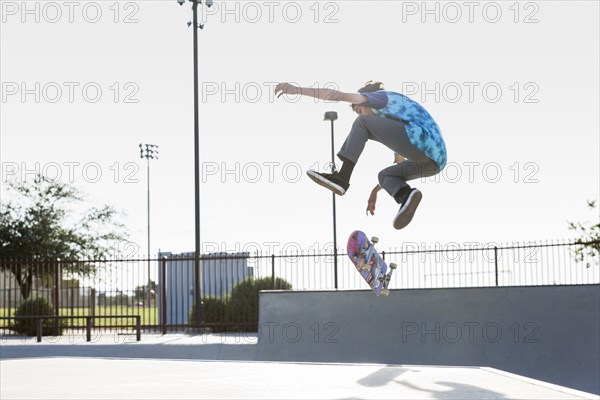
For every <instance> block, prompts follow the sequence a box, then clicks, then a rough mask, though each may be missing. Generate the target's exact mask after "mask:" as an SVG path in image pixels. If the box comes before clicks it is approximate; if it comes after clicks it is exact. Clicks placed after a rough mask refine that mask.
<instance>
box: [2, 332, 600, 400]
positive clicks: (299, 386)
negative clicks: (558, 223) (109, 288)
mask: <svg viewBox="0 0 600 400" xmlns="http://www.w3.org/2000/svg"><path fill="white" fill-rule="evenodd" d="M255 344H256V336H253V335H198V336H187V335H166V336H160V335H143V336H142V341H141V342H135V338H134V337H132V336H109V337H107V336H104V337H99V338H95V340H94V341H93V342H90V343H86V342H85V341H84V339H83V338H82V337H80V336H73V337H61V338H60V339H59V340H57V341H55V342H52V341H49V340H47V339H45V340H44V341H43V342H42V343H35V341H34V340H33V339H27V340H22V339H18V338H10V339H2V340H0V398H1V399H3V400H5V399H6V400H8V399H41V398H43V399H82V398H84V399H194V398H204V399H206V398H208V399H271V398H272V399H600V397H599V396H594V395H591V394H588V393H583V392H579V391H575V390H570V389H568V388H564V387H560V386H556V385H551V384H548V383H544V382H540V381H535V380H531V379H527V378H524V377H520V376H516V375H513V374H509V373H506V372H503V371H499V370H495V369H491V368H484V367H451V366H448V367H440V366H416V365H383V364H316V363H282V362H266V361H260V355H259V354H257V352H256V346H255Z"/></svg>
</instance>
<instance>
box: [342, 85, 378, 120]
mask: <svg viewBox="0 0 600 400" xmlns="http://www.w3.org/2000/svg"><path fill="white" fill-rule="evenodd" d="M383 89H384V87H383V83H381V82H374V81H369V82H367V83H365V86H363V87H361V88H360V89H358V93H371V92H376V91H378V90H383ZM350 107H352V111H354V112H355V113H357V114H359V115H373V110H371V108H369V107H366V106H363V105H361V104H350Z"/></svg>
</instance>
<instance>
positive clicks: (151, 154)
mask: <svg viewBox="0 0 600 400" xmlns="http://www.w3.org/2000/svg"><path fill="white" fill-rule="evenodd" d="M140 158H145V159H146V161H147V171H148V174H147V176H148V290H150V160H158V146H157V145H155V144H148V143H144V144H142V143H140Z"/></svg>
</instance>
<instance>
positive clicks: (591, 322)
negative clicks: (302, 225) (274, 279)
mask: <svg viewBox="0 0 600 400" xmlns="http://www.w3.org/2000/svg"><path fill="white" fill-rule="evenodd" d="M542 289H543V290H542ZM598 289H599V287H598V286H597V285H596V286H594V285H591V286H590V285H588V286H573V287H547V288H510V289H509V288H500V289H491V290H490V289H485V290H484V289H481V288H479V289H478V288H472V289H467V290H465V289H439V290H438V289H436V290H395V291H392V293H391V295H390V296H389V297H387V298H377V297H375V296H373V294H372V293H371V292H370V291H322V292H300V291H297V292H294V291H289V292H285V291H283V292H262V293H261V295H260V320H259V331H258V333H252V334H246V333H240V334H204V335H183V334H168V335H164V336H163V335H150V334H142V340H141V341H140V342H136V341H135V337H134V336H133V335H132V336H120V335H117V336H114V335H113V336H111V335H110V334H106V335H98V336H97V337H95V338H94V341H93V342H90V343H88V342H86V341H85V338H84V337H83V335H79V336H65V337H60V338H44V340H43V341H42V343H35V340H34V339H33V338H32V339H27V340H23V339H21V338H6V337H4V338H1V340H0V398H2V399H33V398H61V399H75V398H77V399H80V398H86V399H106V398H114V399H121V398H123V399H139V398H151V399H152V398H161V399H162V398H164V399H188V398H211V399H213V398H214V399H270V398H273V399H275V398H277V399H400V398H402V399H597V400H600V397H599V396H598V392H597V390H598V381H599V374H598V368H599V362H598V356H599V349H598V340H597V338H598V333H599V332H598V330H599V328H598V307H599V306H600V301H599V300H600V297H599V290H598ZM594 307H595V308H594ZM509 311H510V312H509ZM594 312H595V313H596V314H593V313H594ZM436 323H437V325H436ZM515 323H518V326H517V325H515ZM528 324H530V325H528ZM515 332H517V333H519V334H518V335H515ZM419 360H420V361H419ZM536 374H537V375H536ZM558 381H560V382H563V383H559V382H558Z"/></svg>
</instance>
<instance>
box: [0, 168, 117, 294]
mask: <svg viewBox="0 0 600 400" xmlns="http://www.w3.org/2000/svg"><path fill="white" fill-rule="evenodd" d="M8 189H9V193H11V194H14V195H15V196H16V198H17V199H18V201H17V202H12V201H8V202H6V203H5V204H1V208H0V271H8V272H10V273H12V274H13V275H14V277H15V280H16V282H17V284H18V285H19V288H20V291H21V296H22V297H23V299H27V298H28V297H29V296H30V294H31V289H32V287H33V282H34V278H43V280H44V281H48V282H53V280H54V269H53V268H51V267H48V264H45V262H53V263H56V260H57V259H60V260H61V262H60V266H61V267H62V271H63V273H67V274H72V275H79V276H86V275H90V274H93V272H94V271H95V270H96V263H94V262H74V260H82V259H86V258H91V259H92V260H100V259H105V258H106V257H107V256H108V255H109V253H110V252H111V248H112V247H113V246H115V244H117V243H118V242H120V241H123V240H125V238H126V236H127V233H126V231H125V228H124V225H122V224H120V223H119V222H117V220H116V217H118V215H119V214H118V213H117V211H116V210H115V209H114V208H113V207H110V206H108V205H104V206H102V207H100V208H97V207H91V208H88V209H85V210H84V211H83V212H81V213H80V215H76V213H75V212H74V211H73V210H72V208H70V207H68V206H70V205H75V204H81V203H82V202H84V198H83V196H82V195H81V193H80V192H79V191H78V190H77V189H76V188H75V187H73V186H71V185H69V184H65V183H61V182H54V181H51V180H49V179H47V178H45V177H44V176H42V175H37V176H36V178H35V179H34V181H33V182H9V183H8ZM54 265H56V264H54ZM61 278H62V277H59V279H61Z"/></svg>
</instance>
